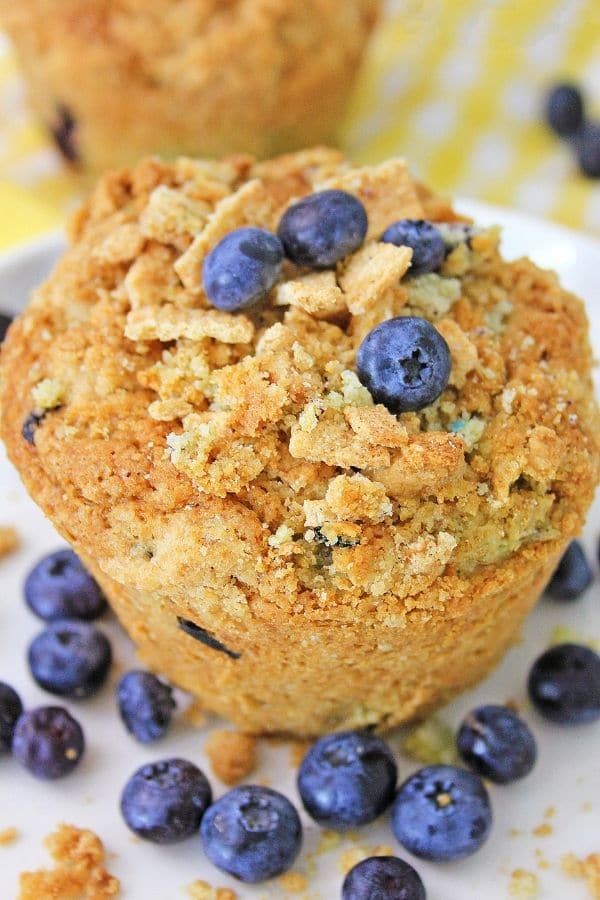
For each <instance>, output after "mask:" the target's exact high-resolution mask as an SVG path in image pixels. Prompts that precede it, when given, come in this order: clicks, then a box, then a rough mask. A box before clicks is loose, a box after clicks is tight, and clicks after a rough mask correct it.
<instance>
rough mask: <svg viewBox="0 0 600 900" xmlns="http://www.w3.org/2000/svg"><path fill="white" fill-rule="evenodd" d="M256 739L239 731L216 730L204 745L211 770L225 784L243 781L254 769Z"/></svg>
mask: <svg viewBox="0 0 600 900" xmlns="http://www.w3.org/2000/svg"><path fill="white" fill-rule="evenodd" d="M256 748H257V741H256V738H255V737H253V736H252V735H250V734H242V733H241V732H239V731H230V730H229V729H225V728H218V729H215V730H214V731H212V732H211V734H210V737H209V738H208V740H207V741H206V744H205V745H204V750H205V751H206V755H207V756H208V758H209V760H210V765H211V768H212V770H213V772H214V774H215V775H216V776H217V778H220V779H221V781H223V782H224V783H225V784H229V785H234V784H238V783H239V782H240V781H243V780H244V779H245V778H247V777H248V776H249V775H251V774H252V772H253V771H254V769H255V768H256Z"/></svg>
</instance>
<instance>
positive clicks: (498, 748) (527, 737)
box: [456, 704, 537, 784]
mask: <svg viewBox="0 0 600 900" xmlns="http://www.w3.org/2000/svg"><path fill="white" fill-rule="evenodd" d="M456 744H457V746H458V752H459V753H460V755H461V756H462V758H463V759H464V761H465V762H466V763H467V764H468V765H469V766H470V767H471V768H472V769H474V770H475V771H476V772H477V773H478V775H481V776H483V777H484V778H489V779H490V781H495V782H496V784H508V783H509V782H510V781H515V780H516V779H517V778H523V777H524V776H525V775H527V774H528V773H529V772H531V770H532V768H533V767H534V765H535V761H536V759H537V747H536V743H535V738H534V736H533V735H532V733H531V731H530V730H529V728H528V727H527V725H526V724H525V722H524V721H523V720H522V719H521V718H519V716H518V715H517V714H516V712H513V711H512V709H509V708H508V707H507V706H492V705H491V704H490V705H488V706H479V707H477V709H474V710H472V712H470V713H469V715H468V716H467V717H466V719H465V720H464V722H463V723H462V725H461V726H460V728H459V731H458V735H457V738H456Z"/></svg>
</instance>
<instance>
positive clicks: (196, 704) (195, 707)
mask: <svg viewBox="0 0 600 900" xmlns="http://www.w3.org/2000/svg"><path fill="white" fill-rule="evenodd" d="M182 718H183V719H184V721H185V722H187V724H188V725H193V727H194V728H202V726H203V725H206V713H205V711H204V709H203V708H202V706H201V705H200V701H199V700H194V701H193V702H192V703H190V705H189V706H188V708H187V709H186V710H185V712H184V713H183V716H182Z"/></svg>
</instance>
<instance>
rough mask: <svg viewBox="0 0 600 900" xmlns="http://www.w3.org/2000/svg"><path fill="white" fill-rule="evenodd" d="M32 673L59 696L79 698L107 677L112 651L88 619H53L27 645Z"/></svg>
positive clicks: (95, 689) (87, 695)
mask: <svg viewBox="0 0 600 900" xmlns="http://www.w3.org/2000/svg"><path fill="white" fill-rule="evenodd" d="M27 658H28V662H29V668H30V671H31V674H32V675H33V677H34V679H35V681H37V683H38V684H39V686H40V687H42V688H44V690H45V691H49V692H50V693H51V694H56V695H57V696H59V697H72V698H76V699H82V698H84V697H91V696H92V694H95V693H96V692H97V691H98V690H99V689H100V688H101V687H102V685H103V684H104V682H105V681H106V676H107V675H108V672H109V669H110V665H111V662H112V652H111V648H110V644H109V642H108V639H107V638H106V636H105V635H104V634H103V633H102V632H101V631H99V630H98V629H97V628H96V627H95V626H94V625H90V624H89V622H77V621H75V620H73V619H71V620H67V619H65V620H62V621H59V622H52V623H51V624H50V625H48V627H47V628H45V629H44V631H41V632H40V633H39V634H38V635H37V637H35V638H34V639H33V641H32V642H31V644H30V645H29V653H28V656H27Z"/></svg>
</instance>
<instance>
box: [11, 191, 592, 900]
mask: <svg viewBox="0 0 600 900" xmlns="http://www.w3.org/2000/svg"><path fill="white" fill-rule="evenodd" d="M460 206H461V208H462V209H464V210H465V211H466V212H468V213H470V214H472V215H473V216H474V217H475V218H476V219H477V220H478V221H480V222H482V223H499V224H501V225H503V226H504V239H503V240H504V249H505V252H506V254H507V255H508V256H511V257H512V256H517V255H522V254H529V255H530V256H532V257H533V258H534V259H535V261H536V262H538V263H539V264H541V265H544V266H551V267H553V268H555V269H557V270H558V271H559V272H560V274H561V276H562V278H563V280H564V283H565V284H566V285H567V286H568V287H569V288H571V289H573V290H574V291H576V292H577V293H579V294H580V295H581V296H582V297H584V298H585V299H586V301H587V303H588V311H589V314H590V318H591V320H592V327H593V338H594V343H595V347H596V351H597V353H600V309H599V307H598V299H597V292H598V288H597V285H598V278H599V274H598V273H599V272H600V243H597V242H596V241H594V240H593V239H591V238H588V237H585V236H583V235H580V234H577V233H576V232H572V231H568V230H567V229H564V228H559V227H557V226H555V225H550V224H547V223H544V222H541V221H538V220H536V219H532V218H529V217H527V216H524V215H521V214H520V213H516V212H512V211H508V210H503V209H498V208H494V207H489V206H485V205H483V204H480V203H474V202H471V201H469V202H467V201H464V202H463V203H461V204H460ZM61 244H62V239H61V237H60V235H51V236H49V237H48V238H44V239H42V240H39V241H36V242H35V243H33V244H30V245H28V246H25V247H22V248H20V249H19V250H16V251H13V252H12V253H10V254H8V255H7V256H6V257H4V258H3V259H2V260H0V307H1V308H2V309H4V310H12V311H14V310H16V309H18V308H20V307H21V306H22V305H23V303H24V301H25V295H26V292H27V290H28V289H29V288H30V287H31V286H32V285H33V284H35V283H36V282H37V281H39V280H40V278H41V277H43V275H44V274H45V272H46V271H47V269H48V266H49V265H50V262H51V260H52V259H53V258H54V256H55V254H56V252H57V250H58V248H59V247H60V246H61ZM0 503H1V508H2V509H3V510H4V512H3V514H2V518H1V520H0V521H1V522H6V523H7V524H14V525H16V526H17V527H18V529H19V532H20V534H21V536H22V540H23V544H22V548H21V549H20V550H19V552H18V553H16V554H14V555H12V556H10V557H8V558H6V559H5V560H4V561H2V563H0V571H1V573H2V588H1V593H0V678H2V679H5V680H7V681H9V682H11V683H12V684H14V685H15V687H16V688H17V689H18V690H19V691H20V693H21V695H22V697H23V699H24V701H25V703H26V704H27V705H28V706H32V705H34V704H40V703H48V702H52V698H51V697H50V696H49V695H48V694H45V693H44V692H43V691H41V690H40V689H39V688H37V687H36V686H35V684H34V683H33V682H32V680H31V677H30V676H29V674H28V672H27V667H26V664H25V648H26V646H27V643H28V641H29V640H30V639H31V637H32V636H33V635H34V634H35V633H36V632H37V631H38V630H39V629H40V623H39V622H38V621H37V620H36V619H34V617H33V616H32V615H30V614H29V613H28V612H27V611H26V610H25V608H24V605H23V601H22V582H23V578H24V576H25V573H26V572H27V571H28V569H29V568H30V566H31V565H32V564H33V563H34V562H35V561H36V560H37V559H38V558H39V557H40V556H42V555H43V554H45V553H47V552H49V551H50V550H53V549H54V548H56V546H57V545H58V544H59V543H60V541H59V539H58V538H57V536H56V534H55V532H54V531H53V529H52V527H51V526H50V525H49V523H48V522H47V521H46V520H45V519H44V517H43V516H42V514H41V513H40V512H39V510H38V509H37V508H36V507H35V506H34V504H33V503H32V502H31V501H30V500H29V499H28V497H27V496H26V495H25V493H24V491H23V489H22V487H21V485H20V482H19V479H18V478H17V476H16V473H15V472H14V470H13V469H12V467H11V466H10V465H9V464H8V463H7V462H6V461H5V460H4V458H2V459H0ZM599 533H600V504H598V502H597V503H596V505H595V507H594V510H593V512H592V514H591V515H590V519H589V524H588V527H587V530H586V534H585V543H586V546H587V549H588V552H589V554H590V558H593V559H594V561H595V560H596V547H597V541H598V536H599ZM594 565H597V564H596V561H595V562H594ZM599 592H600V583H599V582H598V580H597V581H596V583H595V584H594V586H593V587H591V588H590V589H589V590H588V592H587V595H586V596H585V597H584V598H583V599H581V600H580V601H578V602H577V603H574V604H571V605H568V604H567V605H560V604H552V603H550V602H542V603H540V605H539V607H538V608H537V610H536V611H535V612H534V614H533V615H532V616H531V618H530V620H529V623H528V625H527V627H526V630H525V635H524V639H523V642H522V643H521V644H519V646H517V647H515V648H514V649H513V650H511V651H510V653H509V654H508V656H507V657H506V659H505V661H504V663H503V664H502V666H501V667H500V668H499V669H498V671H497V672H496V673H495V674H494V675H493V676H492V677H491V678H489V679H488V680H487V681H486V682H485V683H483V684H482V685H480V686H479V687H478V688H477V689H476V690H474V691H470V692H469V693H467V694H464V695H463V696H462V697H460V698H459V699H458V700H456V701H455V702H454V703H453V704H451V705H450V706H449V707H448V708H447V709H446V710H445V711H444V713H443V715H444V717H445V718H446V719H447V721H449V722H450V723H452V724H453V725H456V724H458V722H459V721H460V719H461V717H462V715H463V714H464V713H465V712H466V711H467V710H468V709H469V708H470V707H472V706H473V705H475V704H477V703H481V702H486V701H487V702H494V701H499V702H502V701H504V700H506V699H508V698H513V699H515V700H516V701H517V703H518V704H519V705H520V706H521V708H522V710H524V713H525V715H526V717H527V719H528V721H529V723H530V724H531V726H532V728H533V730H534V732H535V734H536V737H537V739H538V742H539V762H538V764H537V766H536V768H535V770H534V772H533V773H532V774H531V775H530V776H529V777H528V778H527V779H526V780H525V781H524V782H522V783H517V784H516V785H514V786H511V787H504V788H499V787H498V788H496V787H493V788H492V789H491V793H492V800H493V805H494V814H495V824H494V829H493V833H492V836H491V838H490V840H489V841H488V843H487V844H486V846H485V847H484V848H483V849H482V850H481V851H480V852H479V853H478V854H476V855H475V856H473V857H472V858H471V859H468V860H466V861H463V862H459V863H451V864H445V865H434V864H428V863H423V862H420V861H416V862H415V861H414V860H413V862H414V863H415V865H416V867H417V868H418V870H419V871H420V873H421V875H422V877H423V879H424V881H425V884H426V887H427V892H428V894H427V896H428V898H429V900H504V898H507V897H509V896H510V895H509V882H510V874H511V872H512V871H513V870H515V869H518V868H522V869H526V870H528V871H531V872H535V873H536V874H537V876H538V877H539V885H540V893H539V897H540V898H543V900H549V898H556V900H564V898H572V900H584V898H585V897H586V896H588V894H587V892H586V888H585V886H584V885H583V883H582V882H579V881H573V880H571V879H569V878H567V877H566V876H565V875H564V874H563V872H562V871H561V866H560V859H561V856H562V855H563V854H565V853H568V852H573V853H575V854H577V855H578V856H579V857H582V856H585V855H586V854H589V853H592V852H600V725H595V726H588V727H580V728H571V729H569V728H560V727H558V726H552V725H550V724H547V723H545V722H544V721H543V720H541V719H540V718H539V716H537V715H536V714H535V713H534V712H533V711H532V710H531V708H530V706H529V704H528V702H527V699H526V692H525V682H526V677H527V672H528V669H529V666H530V664H531V662H532V661H533V659H534V658H535V657H536V656H537V655H538V654H539V653H540V652H541V651H542V650H543V649H544V648H545V647H546V645H547V644H548V641H549V638H550V634H551V632H552V630H553V628H554V627H555V626H556V625H568V626H570V627H572V628H574V629H575V630H576V631H577V632H578V633H580V634H581V636H582V637H584V638H586V639H596V640H600V605H599V603H598V600H599ZM102 627H104V628H105V629H106V630H107V631H108V632H110V635H111V637H112V638H113V641H114V650H115V657H116V659H117V663H118V669H119V670H122V669H123V668H126V667H128V666H130V665H131V664H132V663H133V660H134V657H133V654H132V652H131V648H130V645H129V642H128V640H127V638H126V637H124V635H123V634H122V632H121V631H120V629H119V627H118V626H117V625H116V623H115V622H114V621H106V622H103V623H102ZM115 676H116V672H115ZM113 684H114V678H113ZM181 699H182V702H185V701H184V699H183V698H181ZM68 705H69V706H70V707H71V709H72V710H73V711H74V713H75V715H76V716H77V717H78V718H79V719H80V721H81V722H82V725H83V727H84V729H85V733H86V736H87V742H88V750H87V753H86V755H85V757H84V760H83V762H82V764H81V766H80V767H79V769H78V770H77V771H76V772H75V773H74V774H73V775H71V776H70V777H68V778H66V779H64V780H62V781H58V782H55V783H50V784H47V783H44V782H40V781H36V780H35V779H33V778H31V777H29V776H28V775H27V774H26V773H25V772H24V771H23V770H21V769H20V768H19V767H18V766H17V764H16V763H15V762H14V761H12V760H11V759H10V758H9V757H6V758H2V759H0V830H2V828H5V827H8V826H16V827H17V828H18V829H19V831H20V833H21V836H20V838H19V840H18V841H16V842H15V843H14V844H12V845H9V846H6V847H0V872H1V873H2V874H1V878H0V896H1V897H2V898H7V900H8V898H13V897H16V894H17V878H18V873H19V872H20V871H21V870H23V869H30V868H35V867H37V866H40V865H44V864H46V863H47V862H48V857H47V854H46V852H45V850H43V848H42V844H41V842H42V838H43V837H44V836H45V835H46V834H48V833H49V832H50V831H51V830H52V829H53V828H55V826H56V825H57V823H59V822H61V821H66V822H71V823H74V824H76V825H79V826H85V827H89V828H92V829H93V830H95V831H96V832H97V833H98V834H99V835H100V836H101V837H102V838H103V840H104V842H105V844H106V846H107V849H108V851H109V853H110V860H109V865H110V869H111V870H112V871H113V872H114V873H115V874H116V875H118V876H119V878H121V881H122V885H123V896H124V897H126V898H132V900H171V898H177V897H184V896H185V890H184V889H185V886H186V885H188V884H189V883H190V882H192V881H194V880H195V879H197V878H203V879H205V880H207V881H209V882H210V883H211V884H213V885H222V886H228V887H232V888H234V889H235V890H236V891H237V893H238V896H239V897H242V898H245V897H248V898H277V897H281V898H284V897H286V896H288V895H287V894H286V892H285V890H284V888H283V887H282V885H281V884H279V883H278V882H274V883H270V884H267V885H262V886H258V887H255V888H251V887H247V886H244V885H239V884H238V883H237V882H234V881H233V880H231V879H229V878H227V877H226V876H225V875H222V874H221V873H219V872H218V871H217V870H215V869H214V868H213V867H212V866H211V865H210V864H209V863H208V862H207V861H206V859H205V858H204V857H203V853H202V849H201V847H200V843H199V840H198V839H191V840H189V841H187V842H185V843H184V844H180V845H179V846H175V847H166V848H160V847H155V846H153V845H152V844H148V843H144V842H141V841H137V840H135V839H133V838H132V836H131V835H130V833H129V832H128V831H127V829H126V828H125V826H124V824H123V822H122V820H121V817H120V814H119V810H118V799H119V793H120V790H121V788H122V786H123V785H124V783H125V781H126V780H127V778H128V776H129V775H130V774H131V772H132V771H133V770H134V769H135V768H137V766H139V765H141V764H142V763H143V762H146V761H149V760H152V759H157V758H160V757H162V756H171V755H180V756H184V757H188V758H190V759H191V760H193V761H195V762H196V763H198V764H199V765H200V766H202V767H204V768H206V771H207V772H208V773H209V774H210V770H209V767H208V765H207V763H206V759H205V757H204V755H203V752H202V748H203V744H204V741H205V739H206V735H207V731H208V728H207V729H206V730H194V729H192V728H190V727H189V726H186V725H185V724H184V723H183V722H181V721H178V722H177V723H176V724H175V726H174V728H173V729H172V731H171V733H170V734H169V736H168V737H167V738H166V739H164V740H163V741H162V742H160V743H157V744H155V745H154V746H150V747H146V748H143V747H140V746H139V745H138V744H136V743H135V742H134V741H133V739H132V738H130V737H129V736H128V735H127V734H126V733H125V730H124V728H123V726H122V725H121V723H120V721H119V719H118V717H117V715H116V713H115V705H114V697H113V690H112V685H111V686H108V687H106V688H105V689H104V690H103V691H102V692H101V695H100V696H99V697H97V698H95V699H93V700H91V701H87V702H85V703H81V704H75V703H72V704H68ZM209 727H210V726H209ZM399 738H400V736H399V735H394V736H392V738H391V742H392V744H393V745H394V747H396V748H397V747H398V745H399ZM399 764H400V775H401V777H405V776H406V775H408V774H409V772H411V771H412V770H414V769H415V768H416V764H415V763H413V762H410V761H409V760H407V759H405V758H403V757H402V756H401V755H400V754H399ZM210 777H211V781H212V783H213V785H214V788H215V792H216V794H217V795H219V794H221V793H222V792H223V790H224V787H223V785H221V784H219V783H218V782H217V781H216V779H215V778H213V777H212V775H210ZM253 780H258V781H262V782H268V783H269V784H270V785H271V786H273V787H277V788H279V789H280V790H282V791H283V792H284V793H286V794H287V795H288V796H290V797H291V798H292V799H293V800H294V801H295V802H297V799H298V798H297V795H296V791H295V787H294V771H293V769H292V767H291V765H290V750H289V747H285V746H279V747H274V746H271V745H269V744H267V743H265V742H263V743H261V746H260V768H259V769H258V771H257V772H256V773H255V774H254V776H253ZM548 807H554V808H555V810H556V812H555V815H554V817H553V818H551V819H545V818H544V813H545V811H546V810H547V809H548ZM544 822H547V823H548V824H550V826H551V829H552V833H550V834H548V835H546V836H540V835H538V836H536V835H535V834H533V829H536V828H537V827H538V826H540V825H541V824H543V823H544ZM305 824H306V830H305V852H307V853H311V852H313V851H314V850H315V848H316V847H317V845H318V842H319V829H318V828H317V827H315V826H314V825H311V823H310V821H308V820H306V819H305ZM515 829H516V830H517V831H518V834H515V833H514V830H515ZM357 841H358V842H360V843H361V844H364V845H366V846H374V845H377V844H387V845H389V846H391V847H393V846H394V839H393V837H392V835H391V832H390V831H389V827H388V825H387V821H386V818H385V817H384V818H383V819H382V821H381V822H379V823H377V824H376V825H374V826H371V827H369V828H365V829H364V830H362V831H361V832H360V834H358V835H357V836H356V837H355V838H353V839H346V840H345V841H344V842H343V843H342V845H341V846H340V847H339V848H337V849H335V850H330V851H328V852H325V853H322V854H319V855H317V857H316V858H315V859H313V860H312V865H310V866H309V870H310V871H311V872H312V875H311V877H310V879H309V887H308V897H310V898H315V900H316V898H320V900H335V898H337V897H339V891H340V885H341V881H342V877H341V874H340V868H339V855H340V852H341V851H342V850H344V849H347V848H348V847H350V846H352V845H353V844H354V843H356V842H357ZM397 852H398V853H399V854H400V855H404V856H407V858H410V857H408V855H407V854H404V853H403V851H402V850H401V848H399V847H398V848H397ZM540 861H541V862H542V868H540V867H539V863H540ZM546 863H547V864H548V867H545V864H546ZM295 868H296V870H299V871H306V869H307V861H306V858H305V856H304V855H303V857H302V859H301V860H300V861H299V863H298V865H297V866H296V867H295ZM40 900H44V898H40Z"/></svg>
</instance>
